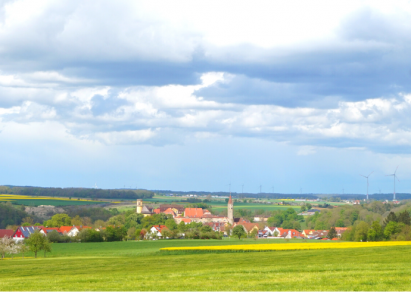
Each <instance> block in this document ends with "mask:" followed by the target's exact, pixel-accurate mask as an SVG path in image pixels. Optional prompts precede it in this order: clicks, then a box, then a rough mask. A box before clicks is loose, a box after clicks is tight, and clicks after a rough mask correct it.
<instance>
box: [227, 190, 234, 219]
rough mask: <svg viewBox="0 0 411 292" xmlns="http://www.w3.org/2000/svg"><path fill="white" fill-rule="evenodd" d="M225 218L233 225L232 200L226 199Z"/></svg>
mask: <svg viewBox="0 0 411 292" xmlns="http://www.w3.org/2000/svg"><path fill="white" fill-rule="evenodd" d="M227 217H228V223H230V224H231V225H233V224H234V204H233V199H232V198H231V194H230V198H229V199H228V206H227Z"/></svg>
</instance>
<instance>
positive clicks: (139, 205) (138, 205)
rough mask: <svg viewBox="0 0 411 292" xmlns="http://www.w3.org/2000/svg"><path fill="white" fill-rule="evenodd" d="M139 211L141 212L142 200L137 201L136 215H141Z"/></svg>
mask: <svg viewBox="0 0 411 292" xmlns="http://www.w3.org/2000/svg"><path fill="white" fill-rule="evenodd" d="M141 211H143V200H142V199H137V214H141Z"/></svg>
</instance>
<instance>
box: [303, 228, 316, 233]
mask: <svg viewBox="0 0 411 292" xmlns="http://www.w3.org/2000/svg"><path fill="white" fill-rule="evenodd" d="M303 231H304V233H305V234H310V232H311V231H312V232H314V231H315V230H314V229H304V230H303Z"/></svg>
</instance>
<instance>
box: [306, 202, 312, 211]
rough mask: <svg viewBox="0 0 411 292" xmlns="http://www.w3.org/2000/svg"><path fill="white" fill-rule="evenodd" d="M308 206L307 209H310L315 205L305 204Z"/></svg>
mask: <svg viewBox="0 0 411 292" xmlns="http://www.w3.org/2000/svg"><path fill="white" fill-rule="evenodd" d="M305 205H306V206H307V210H310V209H311V208H312V207H313V206H312V205H311V204H310V203H307V204H305Z"/></svg>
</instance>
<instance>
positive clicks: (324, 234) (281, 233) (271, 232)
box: [258, 227, 347, 240]
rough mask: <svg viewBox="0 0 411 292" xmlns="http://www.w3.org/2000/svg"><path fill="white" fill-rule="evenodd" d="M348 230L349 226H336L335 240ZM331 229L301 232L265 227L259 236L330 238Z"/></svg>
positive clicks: (259, 232)
mask: <svg viewBox="0 0 411 292" xmlns="http://www.w3.org/2000/svg"><path fill="white" fill-rule="evenodd" d="M346 230H347V227H335V231H336V232H337V237H336V238H333V240H337V239H339V238H341V235H342V234H343V233H344V232H345V231H346ZM328 232H329V230H313V229H305V230H303V231H302V232H299V231H298V230H295V229H284V228H279V227H265V228H264V229H263V230H259V231H258V237H260V238H284V239H291V238H297V239H324V240H325V239H328Z"/></svg>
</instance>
